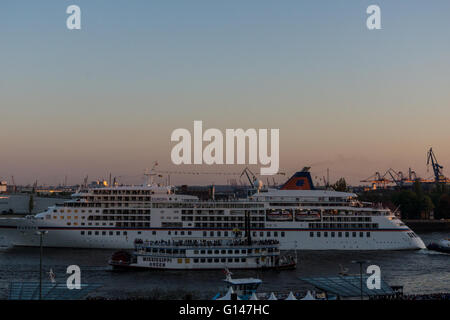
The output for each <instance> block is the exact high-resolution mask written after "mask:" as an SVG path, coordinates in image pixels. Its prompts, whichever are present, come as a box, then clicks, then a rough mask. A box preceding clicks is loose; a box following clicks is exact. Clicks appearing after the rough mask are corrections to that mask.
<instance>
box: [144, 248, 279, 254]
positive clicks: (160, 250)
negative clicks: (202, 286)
mask: <svg viewBox="0 0 450 320" xmlns="http://www.w3.org/2000/svg"><path fill="white" fill-rule="evenodd" d="M260 250H261V251H264V252H265V251H267V252H274V248H267V250H266V249H255V253H259V252H260ZM143 251H145V252H151V253H156V254H158V253H159V254H174V255H178V254H182V255H185V254H186V249H164V248H144V249H143ZM247 251H248V252H247ZM275 251H276V250H275ZM213 252H214V254H233V253H234V254H247V253H248V254H251V253H252V252H253V249H248V250H247V249H234V250H232V249H228V250H225V249H222V250H194V254H206V253H207V254H213Z"/></svg>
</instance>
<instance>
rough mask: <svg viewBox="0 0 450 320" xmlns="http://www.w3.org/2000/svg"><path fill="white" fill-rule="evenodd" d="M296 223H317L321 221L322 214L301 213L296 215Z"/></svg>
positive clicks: (312, 212) (313, 212) (314, 212)
mask: <svg viewBox="0 0 450 320" xmlns="http://www.w3.org/2000/svg"><path fill="white" fill-rule="evenodd" d="M295 220H296V221H317V220H320V213H319V212H317V211H301V212H298V213H296V214H295Z"/></svg>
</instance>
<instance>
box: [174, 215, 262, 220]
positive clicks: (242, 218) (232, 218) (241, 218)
mask: <svg viewBox="0 0 450 320" xmlns="http://www.w3.org/2000/svg"><path fill="white" fill-rule="evenodd" d="M181 220H182V221H244V216H241V217H228V216H226V217H211V216H208V217H185V216H182V217H181ZM251 220H252V221H264V216H262V217H251Z"/></svg>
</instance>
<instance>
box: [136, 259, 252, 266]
mask: <svg viewBox="0 0 450 320" xmlns="http://www.w3.org/2000/svg"><path fill="white" fill-rule="evenodd" d="M156 259H157V258H156ZM156 259H155V258H143V260H144V261H149V262H150V264H149V265H150V266H159V267H162V266H164V265H163V263H162V262H168V261H167V260H166V259H164V260H162V261H157V260H156ZM192 260H193V261H194V263H199V262H200V263H206V262H207V263H213V262H215V263H217V262H222V263H224V262H228V263H233V262H235V263H238V262H247V259H246V258H234V259H233V258H220V259H219V258H214V259H213V258H194V259H192ZM177 262H178V263H179V264H181V263H183V259H182V258H179V259H178V260H177ZM184 263H191V259H190V258H185V259H184Z"/></svg>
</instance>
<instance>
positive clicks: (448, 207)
mask: <svg viewBox="0 0 450 320" xmlns="http://www.w3.org/2000/svg"><path fill="white" fill-rule="evenodd" d="M435 217H436V219H450V195H449V194H442V195H441V197H440V198H439V202H438V205H437V210H436V214H435Z"/></svg>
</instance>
